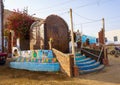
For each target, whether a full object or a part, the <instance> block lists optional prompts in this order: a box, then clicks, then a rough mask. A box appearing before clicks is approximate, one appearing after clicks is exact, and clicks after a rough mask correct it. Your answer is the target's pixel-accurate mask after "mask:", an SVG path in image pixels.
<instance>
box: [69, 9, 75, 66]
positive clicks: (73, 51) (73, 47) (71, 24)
mask: <svg viewBox="0 0 120 85" xmlns="http://www.w3.org/2000/svg"><path fill="white" fill-rule="evenodd" d="M70 26H71V41H72V54H73V56H74V65H76V61H75V44H74V34H73V19H72V9H70Z"/></svg>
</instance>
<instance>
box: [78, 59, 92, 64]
mask: <svg viewBox="0 0 120 85" xmlns="http://www.w3.org/2000/svg"><path fill="white" fill-rule="evenodd" d="M90 60H91V58H85V59H82V60H78V61H76V64H78V63H83V62H87V61H90Z"/></svg>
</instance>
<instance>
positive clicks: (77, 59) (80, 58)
mask: <svg viewBox="0 0 120 85" xmlns="http://www.w3.org/2000/svg"><path fill="white" fill-rule="evenodd" d="M85 58H86V56H77V57H75V60H76V61H79V60H82V59H85Z"/></svg>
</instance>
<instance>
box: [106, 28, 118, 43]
mask: <svg viewBox="0 0 120 85" xmlns="http://www.w3.org/2000/svg"><path fill="white" fill-rule="evenodd" d="M105 38H106V39H105V42H106V44H120V29H118V30H112V31H106V32H105Z"/></svg>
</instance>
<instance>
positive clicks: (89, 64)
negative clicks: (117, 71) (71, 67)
mask: <svg viewBox="0 0 120 85" xmlns="http://www.w3.org/2000/svg"><path fill="white" fill-rule="evenodd" d="M75 60H76V65H77V66H78V68H79V73H80V74H85V73H91V72H96V71H99V70H102V69H103V68H104V65H103V64H100V62H98V61H95V60H93V59H92V58H87V57H86V56H84V55H81V54H79V53H77V54H76V58H75Z"/></svg>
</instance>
